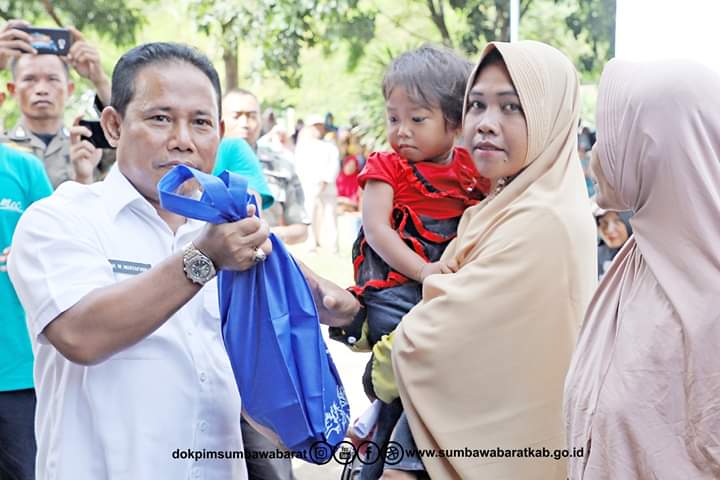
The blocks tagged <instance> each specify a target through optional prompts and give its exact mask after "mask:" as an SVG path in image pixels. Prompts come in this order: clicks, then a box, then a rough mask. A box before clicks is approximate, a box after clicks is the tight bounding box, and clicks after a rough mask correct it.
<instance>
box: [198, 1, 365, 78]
mask: <svg viewBox="0 0 720 480" xmlns="http://www.w3.org/2000/svg"><path fill="white" fill-rule="evenodd" d="M191 5H192V12H193V14H194V16H195V18H196V19H197V24H198V27H199V28H200V30H201V31H203V32H205V33H207V34H210V35H214V36H217V37H218V38H219V39H220V42H221V44H222V46H223V50H224V52H223V58H224V60H225V65H226V85H225V86H226V88H233V87H234V86H235V85H236V84H237V78H236V77H235V78H233V77H232V73H231V72H236V71H237V46H238V43H239V42H238V41H239V39H242V40H243V41H245V42H247V43H249V44H251V45H253V46H255V47H256V48H258V50H259V52H260V62H259V63H260V65H262V69H263V70H264V72H265V73H271V74H274V75H277V76H279V77H280V78H281V79H282V80H283V81H284V82H285V83H286V84H287V85H288V86H290V87H297V86H299V85H300V80H301V65H300V54H301V52H302V50H303V49H306V48H312V47H315V46H321V47H322V48H323V49H324V50H325V51H326V52H330V51H333V50H335V49H337V47H338V46H340V45H345V46H346V47H347V48H348V49H349V52H350V55H349V56H348V67H349V68H354V67H355V66H356V65H357V62H358V60H359V59H360V58H361V57H362V54H363V51H364V46H365V45H366V44H367V42H368V41H370V39H372V38H373V36H374V33H375V14H374V12H373V11H372V10H370V9H368V10H366V9H362V8H360V6H359V2H358V0H251V1H247V2H244V3H243V4H242V5H239V4H238V3H237V2H234V1H232V0H192V2H191ZM233 62H234V64H233Z"/></svg>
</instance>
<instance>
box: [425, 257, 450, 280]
mask: <svg viewBox="0 0 720 480" xmlns="http://www.w3.org/2000/svg"><path fill="white" fill-rule="evenodd" d="M457 271H458V264H457V261H456V260H455V259H454V258H451V259H449V260H447V261H443V260H439V261H437V262H432V263H426V264H425V265H423V266H422V268H421V269H420V273H419V275H418V276H419V277H420V283H422V282H424V281H425V279H426V278H427V277H429V276H430V275H435V274H436V273H455V272H457Z"/></svg>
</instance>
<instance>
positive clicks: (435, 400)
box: [373, 42, 596, 480]
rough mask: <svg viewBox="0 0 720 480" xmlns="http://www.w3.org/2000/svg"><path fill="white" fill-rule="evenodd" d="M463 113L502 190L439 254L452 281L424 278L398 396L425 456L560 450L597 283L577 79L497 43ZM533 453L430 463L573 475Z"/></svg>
mask: <svg viewBox="0 0 720 480" xmlns="http://www.w3.org/2000/svg"><path fill="white" fill-rule="evenodd" d="M465 110H466V114H465V119H464V136H465V143H466V146H467V148H468V149H469V150H470V151H471V154H472V156H473V159H474V161H475V164H476V166H477V168H478V170H479V172H480V173H481V174H482V175H483V176H485V177H488V178H490V179H491V180H492V182H493V188H494V191H493V193H492V194H491V195H490V196H489V197H488V199H486V200H485V201H483V202H482V203H480V204H478V205H477V206H474V207H471V208H469V209H468V210H466V211H465V213H464V215H463V217H462V219H461V222H460V225H459V228H458V235H457V238H456V240H455V241H454V242H453V243H451V244H450V246H449V247H448V249H447V250H446V252H445V254H444V255H443V260H444V261H446V262H447V263H448V264H450V265H455V266H457V267H458V269H457V271H456V273H453V274H447V275H433V276H431V277H429V278H428V279H427V280H426V281H425V283H424V286H423V300H422V302H421V303H420V304H418V305H417V306H416V307H415V308H413V309H412V310H411V311H410V312H409V313H408V314H407V315H406V316H405V317H404V318H403V320H402V322H401V323H400V326H399V327H398V329H397V330H396V331H395V334H394V339H393V340H394V341H393V345H392V364H393V368H394V373H395V379H396V383H397V387H398V390H399V394H400V397H401V398H402V402H403V406H404V407H405V412H406V414H407V418H408V421H409V423H410V427H411V430H412V433H413V436H414V438H415V442H416V443H417V446H418V448H420V449H435V450H445V451H448V450H456V449H457V450H464V449H465V448H468V449H478V450H479V449H489V450H496V449H502V450H503V452H502V453H505V452H504V451H506V450H516V451H518V450H523V449H532V451H533V452H534V453H535V454H536V453H537V451H538V450H542V449H543V448H545V449H547V450H548V451H550V452H553V451H554V450H555V449H562V448H564V446H565V436H564V433H563V426H562V425H563V424H562V415H561V406H562V385H563V379H564V377H565V373H566V371H567V368H568V364H569V362H570V356H571V353H572V350H573V347H574V345H575V339H576V335H577V332H578V330H579V328H580V324H581V321H582V316H583V313H584V311H585V308H586V307H587V305H588V302H589V301H590V296H591V294H592V291H593V289H594V287H595V282H596V271H595V270H596V249H595V235H596V234H595V224H594V221H593V218H592V213H591V207H590V202H589V200H588V196H587V190H586V188H585V180H584V177H583V172H582V169H581V166H580V161H579V160H578V157H577V131H576V129H577V123H578V113H579V92H578V81H577V73H576V71H575V68H574V67H573V65H572V64H571V63H570V61H569V60H568V59H567V58H566V57H565V56H564V55H563V54H561V53H560V52H559V51H557V50H556V49H554V48H552V47H550V46H548V45H545V44H542V43H537V42H519V43H513V44H507V43H491V44H489V45H488V46H487V47H486V48H485V50H484V51H483V54H482V57H481V59H480V63H479V64H478V66H477V67H476V69H475V71H474V72H473V74H472V76H471V77H470V80H469V83H468V90H467V93H466V98H465ZM373 379H374V380H375V378H373ZM376 390H377V389H376ZM448 453H450V452H448ZM495 453H497V452H495ZM514 455H516V456H519V454H518V453H517V452H515V453H514ZM529 455H530V453H529V450H524V458H507V457H502V458H498V457H491V458H472V457H470V458H467V457H465V458H462V457H460V456H445V457H444V458H437V457H436V458H424V459H423V462H424V464H425V467H426V469H427V471H428V473H429V474H430V476H431V477H432V478H438V479H444V478H468V479H483V480H500V479H503V480H505V479H507V480H510V479H513V480H531V479H537V480H553V479H558V480H559V479H564V478H565V471H566V466H565V460H563V459H559V460H558V459H553V458H550V459H543V458H537V457H530V458H528V456H529Z"/></svg>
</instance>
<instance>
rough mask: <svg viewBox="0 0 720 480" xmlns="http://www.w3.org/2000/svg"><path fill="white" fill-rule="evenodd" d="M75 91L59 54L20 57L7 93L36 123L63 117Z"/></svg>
mask: <svg viewBox="0 0 720 480" xmlns="http://www.w3.org/2000/svg"><path fill="white" fill-rule="evenodd" d="M73 89H74V85H73V83H72V82H70V81H68V77H67V72H66V71H65V66H64V65H63V63H62V60H60V58H59V57H58V56H57V55H22V56H20V58H19V59H18V61H17V63H16V64H15V76H14V80H13V81H12V82H10V83H8V92H10V95H12V96H13V97H15V98H16V100H17V102H18V104H19V105H20V111H21V112H22V114H23V115H24V116H26V117H28V118H31V119H37V120H46V119H51V118H61V117H62V116H63V112H64V111H65V100H66V99H67V97H68V96H70V95H71V94H72V92H73Z"/></svg>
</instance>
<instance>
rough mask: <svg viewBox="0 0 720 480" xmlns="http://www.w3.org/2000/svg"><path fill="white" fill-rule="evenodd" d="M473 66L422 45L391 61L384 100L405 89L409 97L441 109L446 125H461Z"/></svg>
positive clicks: (440, 49)
mask: <svg viewBox="0 0 720 480" xmlns="http://www.w3.org/2000/svg"><path fill="white" fill-rule="evenodd" d="M471 70H472V65H471V64H470V62H468V61H467V60H465V59H464V58H462V57H460V56H459V55H458V54H456V53H455V52H454V51H452V50H450V49H448V48H445V47H439V46H436V45H429V44H427V45H423V46H422V47H420V48H417V49H415V50H410V51H408V52H405V53H403V54H402V55H400V56H399V57H397V58H396V59H395V60H393V61H392V63H391V64H390V66H389V67H388V68H387V70H386V71H385V77H384V78H383V84H382V89H383V96H384V97H385V100H387V99H388V98H389V97H390V95H391V94H392V91H393V90H394V89H395V88H397V87H402V88H404V89H405V91H406V92H407V94H408V96H409V97H410V98H411V99H412V100H413V101H414V102H416V103H418V104H419V105H422V106H424V107H427V108H437V107H439V108H440V110H441V111H442V113H443V117H444V118H445V122H446V125H447V126H449V127H451V128H458V127H459V126H460V125H461V124H462V111H463V97H464V96H465V86H466V84H467V80H468V77H469V76H470V71H471Z"/></svg>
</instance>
